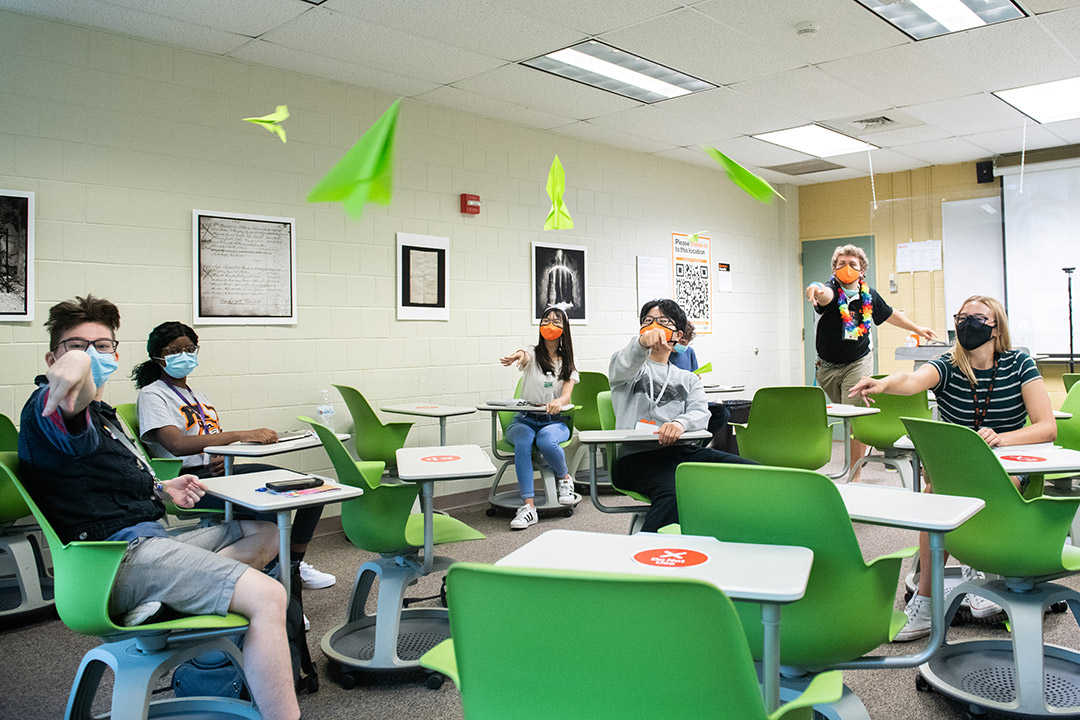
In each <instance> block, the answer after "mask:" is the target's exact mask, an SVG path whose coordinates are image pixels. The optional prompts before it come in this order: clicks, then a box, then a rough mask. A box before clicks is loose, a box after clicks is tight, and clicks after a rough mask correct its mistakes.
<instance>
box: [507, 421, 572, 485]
mask: <svg viewBox="0 0 1080 720" xmlns="http://www.w3.org/2000/svg"><path fill="white" fill-rule="evenodd" d="M558 417H559V416H558V415H537V414H535V413H518V416H517V417H515V418H514V421H513V422H512V423H510V427H508V428H506V439H507V440H508V441H510V443H512V444H513V446H514V470H515V471H516V472H517V481H518V489H519V490H520V491H521V497H522V499H526V498H531V497H534V496H535V495H536V492H535V491H534V489H533V464H532V448H533V444H534V443H535V444H536V447H537V448H538V449H539V450H540V454H541V455H543V456H544V460H546V461H547V464H548V465H549V466H551V469H552V470H554V471H555V477H557V478H561V477H565V476H566V473H567V470H566V455H564V454H563V449H562V448H561V447H559V443H561V442H566V441H567V440H568V439H569V438H570V428H569V427H567V425H566V423H564V422H563V421H562V420H556V419H554V418H558Z"/></svg>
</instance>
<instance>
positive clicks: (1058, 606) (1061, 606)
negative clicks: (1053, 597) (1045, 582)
mask: <svg viewBox="0 0 1080 720" xmlns="http://www.w3.org/2000/svg"><path fill="white" fill-rule="evenodd" d="M1068 609H1069V604H1068V603H1066V602H1065V601H1064V600H1059V601H1058V602H1056V603H1054V604H1053V605H1051V606H1050V612H1052V613H1063V612H1065V611H1067V610H1068Z"/></svg>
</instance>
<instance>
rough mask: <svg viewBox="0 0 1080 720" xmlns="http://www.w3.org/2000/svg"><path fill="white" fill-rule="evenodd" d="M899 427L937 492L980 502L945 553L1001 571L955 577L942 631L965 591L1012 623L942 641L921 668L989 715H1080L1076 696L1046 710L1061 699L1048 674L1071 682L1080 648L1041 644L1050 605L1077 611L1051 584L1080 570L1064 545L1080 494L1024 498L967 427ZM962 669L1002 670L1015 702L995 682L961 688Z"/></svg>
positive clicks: (1079, 554) (1079, 668)
mask: <svg viewBox="0 0 1080 720" xmlns="http://www.w3.org/2000/svg"><path fill="white" fill-rule="evenodd" d="M904 425H905V427H906V428H907V432H908V436H910V437H911V440H912V442H914V443H915V448H916V450H917V451H918V453H919V457H920V459H921V460H922V463H923V467H924V468H926V472H927V475H928V476H929V478H930V481H931V482H932V483H933V486H934V492H935V493H938V494H945V495H959V496H967V497H975V498H980V499H982V500H983V501H985V503H986V507H985V508H984V509H983V510H982V511H981V512H979V513H978V514H976V515H975V516H974V517H972V518H971V519H970V520H968V521H967V522H966V523H964V524H963V525H962V526H960V527H959V528H957V529H956V530H953V531H952V532H950V533H949V534H948V535H946V536H945V549H946V550H947V551H948V552H949V553H951V554H952V555H954V556H955V557H956V559H957V560H959V561H960V562H962V563H964V564H966V565H970V566H972V567H974V568H975V569H977V570H981V571H983V572H985V573H996V574H998V575H1001V576H1003V578H1001V579H997V578H987V579H983V580H972V581H967V582H964V583H961V584H960V585H959V586H958V587H957V588H956V589H955V590H954V591H953V593H952V594H951V596H950V598H951V600H950V603H949V606H948V608H947V609H946V612H945V626H946V628H948V626H949V624H950V623H951V622H952V619H953V617H954V615H955V614H956V611H957V610H958V609H959V606H960V602H961V600H962V599H963V597H964V595H965V594H967V593H974V594H975V595H980V596H982V597H984V598H986V599H988V600H991V601H993V602H995V603H997V604H998V605H1000V606H1001V607H1002V609H1003V610H1005V612H1006V613H1007V614H1008V616H1009V621H1010V623H1011V627H1012V638H1011V640H1010V639H1005V640H967V641H964V642H961V643H948V642H946V643H945V644H944V645H943V646H942V648H941V649H940V650H938V652H937V653H936V654H935V655H934V657H933V658H932V659H931V660H930V662H929V663H928V664H926V665H923V666H922V667H921V668H920V673H921V674H922V676H923V678H925V679H926V680H927V681H928V682H929V683H930V684H931V685H933V686H935V687H936V688H937V689H939V690H940V691H941V692H943V693H945V694H947V695H950V696H952V697H954V698H956V699H958V700H961V701H962V702H964V703H967V704H970V705H977V706H981V707H983V708H986V709H988V710H991V711H995V712H1008V713H1009V714H1015V715H1023V716H1024V717H1037V716H1048V715H1050V714H1051V713H1053V714H1054V715H1055V716H1064V715H1070V716H1071V715H1075V714H1077V713H1080V703H1077V702H1073V703H1068V702H1064V703H1063V702H1061V701H1057V702H1056V703H1055V704H1056V705H1058V706H1057V707H1054V708H1053V709H1052V710H1051V708H1050V707H1049V706H1048V705H1047V700H1046V695H1047V694H1048V693H1049V695H1050V697H1051V698H1055V697H1059V696H1057V695H1056V694H1055V692H1056V691H1054V690H1053V689H1051V688H1046V687H1044V680H1046V681H1048V682H1050V681H1052V678H1056V677H1060V678H1068V680H1064V681H1065V682H1072V680H1071V678H1075V677H1076V676H1077V675H1078V674H1080V653H1078V652H1076V651H1073V650H1068V649H1065V648H1060V647H1057V646H1044V645H1043V613H1044V611H1045V610H1046V609H1047V608H1049V606H1050V605H1052V604H1054V603H1056V602H1060V601H1063V600H1064V601H1066V602H1067V603H1068V605H1069V607H1070V609H1071V610H1072V612H1073V615H1074V616H1075V617H1080V593H1078V592H1077V591H1075V590H1072V589H1071V588H1067V587H1064V586H1062V585H1058V584H1055V583H1053V582H1051V580H1054V579H1057V578H1060V577H1064V576H1066V575H1071V574H1075V573H1077V572H1080V548H1076V547H1073V546H1072V545H1066V544H1065V536H1066V534H1067V533H1068V532H1069V526H1070V524H1071V523H1072V521H1073V518H1074V517H1075V516H1076V512H1077V509H1078V508H1080V498H1077V497H1071V498H1062V497H1037V498H1033V499H1027V498H1024V497H1022V496H1021V495H1020V493H1019V491H1018V490H1017V489H1016V487H1015V486H1014V485H1013V484H1012V482H1011V481H1010V480H1009V477H1008V475H1007V474H1006V473H1005V470H1004V469H1003V468H1002V466H1001V462H1000V461H999V460H998V459H997V457H995V455H994V452H993V451H992V450H991V449H990V448H989V447H988V446H987V444H986V443H985V442H984V441H983V440H982V438H980V437H979V436H978V435H977V434H976V433H975V432H974V431H972V430H969V429H968V428H966V427H962V426H960V425H952V424H949V423H940V422H933V421H930V420H913V419H905V420H904ZM1014 658H1015V662H1014ZM958 666H962V667H964V668H965V671H964V674H972V675H977V674H978V675H984V676H989V675H1000V674H1001V673H1005V674H1007V675H1008V676H1009V677H1010V678H1012V679H1013V681H1010V685H1011V686H1012V687H1014V688H1015V698H1014V699H1013V700H1012V701H1011V702H1008V701H1003V698H1002V696H1001V692H1000V690H996V689H995V688H996V687H998V686H997V685H995V686H994V687H991V686H989V685H978V684H976V685H975V686H972V685H970V684H967V685H966V687H967V689H966V690H960V689H959V685H960V683H961V682H962V678H959V677H955V676H954V673H953V672H952V669H953V668H956V667H958ZM980 689H981V690H982V691H983V692H982V693H980V692H979V690H980ZM986 693H989V694H986ZM1060 697H1063V698H1065V699H1066V700H1067V699H1071V698H1073V697H1074V696H1072V695H1068V694H1066V695H1064V696H1060ZM1060 705H1069V707H1062V706H1060Z"/></svg>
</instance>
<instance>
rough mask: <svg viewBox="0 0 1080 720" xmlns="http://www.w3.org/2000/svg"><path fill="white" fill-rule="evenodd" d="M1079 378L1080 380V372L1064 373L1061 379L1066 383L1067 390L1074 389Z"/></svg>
mask: <svg viewBox="0 0 1080 720" xmlns="http://www.w3.org/2000/svg"><path fill="white" fill-rule="evenodd" d="M1077 380H1080V373H1064V374H1063V375H1062V376H1061V381H1062V382H1063V383H1065V392H1069V391H1070V390H1072V387H1073V385H1075V384H1076V381H1077Z"/></svg>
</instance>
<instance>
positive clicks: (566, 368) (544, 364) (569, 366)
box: [534, 307, 577, 382]
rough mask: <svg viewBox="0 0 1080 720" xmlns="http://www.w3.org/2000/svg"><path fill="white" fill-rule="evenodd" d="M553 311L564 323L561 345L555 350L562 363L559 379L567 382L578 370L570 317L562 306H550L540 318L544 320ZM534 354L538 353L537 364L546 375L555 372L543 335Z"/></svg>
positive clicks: (560, 337) (560, 339) (560, 338)
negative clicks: (575, 362)
mask: <svg viewBox="0 0 1080 720" xmlns="http://www.w3.org/2000/svg"><path fill="white" fill-rule="evenodd" d="M551 313H558V314H559V318H560V319H561V320H562V324H563V330H562V335H560V336H559V347H558V348H557V349H556V350H555V353H556V354H557V355H558V356H559V362H560V363H561V366H560V367H559V379H560V380H562V381H563V382H567V381H568V380H569V379H570V375H571V374H572V373H574V372H575V371H576V370H577V368H576V367H574V341H573V340H572V339H571V338H570V318H568V317H566V312H565V311H564V310H563V309H562V308H560V307H549V308H548V309H547V310H545V311H544V314H543V315H541V316H540V319H541V320H543V319H544V318H546V317H547V316H548V315H550V314H551ZM534 354H535V355H536V363H537V365H538V366H539V367H540V369H541V370H542V371H543V372H544V374H545V375H546V374H547V373H553V372H555V365H554V363H552V362H551V358H549V357H548V354H547V345H545V344H544V336H543V335H541V336H540V340H539V341H537V343H536V352H535V353H534Z"/></svg>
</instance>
